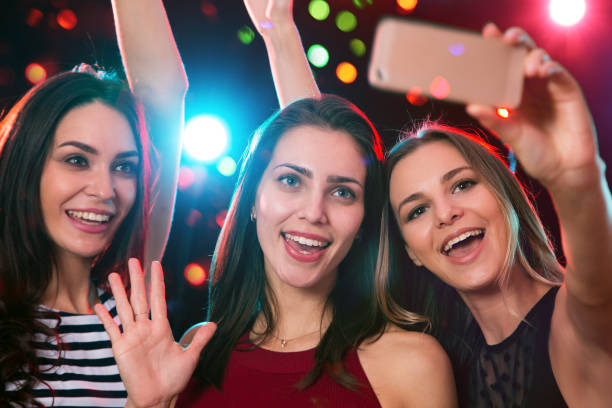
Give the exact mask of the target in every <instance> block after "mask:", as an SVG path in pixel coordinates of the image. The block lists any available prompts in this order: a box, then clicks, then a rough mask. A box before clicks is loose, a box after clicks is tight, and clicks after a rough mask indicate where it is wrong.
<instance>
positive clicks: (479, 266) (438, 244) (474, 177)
mask: <svg viewBox="0 0 612 408" xmlns="http://www.w3.org/2000/svg"><path fill="white" fill-rule="evenodd" d="M390 200H391V205H392V208H393V212H394V214H395V217H396V219H397V221H398V225H399V227H400V231H401V233H402V236H403V238H404V241H405V243H406V249H407V251H408V254H409V255H410V257H411V258H412V259H413V261H414V262H415V263H416V264H417V265H424V266H425V267H426V268H427V269H429V270H430V271H431V272H433V273H434V274H435V275H437V276H438V277H439V278H440V279H442V280H443V281H444V282H446V283H447V284H448V285H450V286H452V287H454V288H455V289H457V290H458V291H459V292H460V293H466V292H470V291H477V290H482V289H485V290H486V289H490V288H492V287H495V285H496V279H497V278H498V276H499V273H500V271H501V270H502V269H503V266H504V260H505V256H506V248H507V240H508V238H507V231H508V226H507V223H506V218H505V216H504V214H503V212H502V210H501V208H500V205H499V203H498V201H497V199H496V198H495V196H494V194H493V193H492V192H491V189H490V187H489V186H488V185H487V184H486V183H485V181H484V179H483V177H482V176H481V175H480V174H478V173H477V172H476V171H475V170H474V169H473V168H472V167H471V166H470V164H469V163H468V162H467V161H466V160H465V158H464V157H463V156H462V155H461V154H460V153H459V151H458V150H457V149H456V148H455V147H453V146H452V145H451V144H450V143H448V142H445V141H434V142H431V143H426V144H423V145H422V146H420V147H418V148H417V149H416V150H415V151H413V152H411V153H409V154H407V155H406V156H405V157H403V158H402V159H400V160H399V161H398V162H397V164H396V165H395V167H394V168H393V172H392V174H391V180H390Z"/></svg>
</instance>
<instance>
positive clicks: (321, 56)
mask: <svg viewBox="0 0 612 408" xmlns="http://www.w3.org/2000/svg"><path fill="white" fill-rule="evenodd" d="M306 55H307V56H308V61H310V63H311V64H312V65H314V66H315V67H317V68H323V67H324V66H326V65H327V63H328V62H329V52H328V51H327V49H326V48H325V47H324V46H322V45H320V44H313V45H311V46H310V48H308V52H307V53H306Z"/></svg>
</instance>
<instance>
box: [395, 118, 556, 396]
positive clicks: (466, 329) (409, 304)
mask: <svg viewBox="0 0 612 408" xmlns="http://www.w3.org/2000/svg"><path fill="white" fill-rule="evenodd" d="M438 141H443V142H445V143H448V144H450V145H451V146H453V147H454V148H456V149H457V151H458V152H459V153H460V154H461V155H462V156H463V158H464V159H465V160H466V161H467V162H468V163H469V164H470V166H471V167H472V168H473V169H474V171H475V172H477V173H478V174H479V175H480V176H482V178H483V180H484V182H485V183H486V184H487V186H488V187H489V190H490V191H491V192H492V194H493V195H494V196H495V198H496V199H497V201H498V203H499V205H500V208H501V211H502V213H503V214H504V218H505V220H506V224H507V226H508V237H507V239H508V245H507V248H506V257H505V261H504V266H503V268H502V271H501V272H500V274H499V276H498V282H497V283H498V285H499V287H500V288H502V289H503V288H505V287H507V285H508V282H509V279H510V277H509V275H510V270H511V267H512V266H513V265H514V264H515V263H518V264H519V265H520V266H521V269H522V270H523V271H524V272H525V273H526V274H528V275H529V276H530V277H531V278H532V279H534V280H538V281H540V282H544V283H546V284H549V285H559V284H561V282H562V281H563V269H562V267H561V266H560V265H559V263H558V262H557V260H556V257H555V254H554V251H553V249H552V244H551V243H550V241H549V239H548V235H547V233H546V231H545V229H544V227H543V226H542V223H541V221H540V219H539V218H538V216H537V214H536V211H535V209H534V207H533V205H532V203H531V201H530V198H529V195H528V193H527V192H526V191H525V190H524V188H523V186H522V185H521V183H520V182H519V181H518V179H517V178H516V177H515V175H514V174H513V173H512V172H511V171H510V169H509V168H508V166H507V165H506V163H505V162H504V161H503V159H502V158H501V156H500V154H499V153H498V152H497V151H496V150H495V149H494V148H493V147H492V146H490V145H489V144H487V143H486V142H484V141H483V140H482V139H480V138H478V137H477V136H475V135H471V134H469V133H467V132H465V131H462V130H460V129H456V128H452V127H448V126H441V125H436V124H431V123H430V124H426V125H424V126H423V128H422V129H421V130H419V131H416V132H413V133H412V134H409V135H408V136H407V137H405V138H404V139H403V140H402V141H400V142H399V143H398V144H396V145H395V147H393V148H392V149H391V151H390V153H389V156H388V159H387V162H386V173H387V175H386V180H387V184H388V183H389V180H390V179H391V173H392V172H393V169H394V168H395V166H396V164H397V163H398V162H399V161H401V160H402V159H403V158H404V157H406V156H408V155H409V154H411V153H412V152H414V151H415V150H417V149H418V148H419V147H421V146H423V145H425V144H428V143H432V142H438ZM416 171H418V169H417V170H416ZM384 212H385V216H387V215H388V214H393V211H392V209H391V208H390V206H387V208H386V209H385V211H384ZM391 217H392V216H389V218H391ZM388 225H389V229H390V234H389V235H390V237H391V239H390V242H391V246H392V249H391V251H390V252H391V254H392V256H391V257H392V266H391V269H392V270H393V273H394V274H396V273H397V274H399V275H403V279H404V280H405V287H406V288H407V293H405V294H404V296H403V298H404V302H403V303H404V307H405V308H407V309H409V310H414V311H416V312H418V313H422V314H425V315H426V316H428V317H429V318H430V319H431V323H432V329H433V332H432V334H433V335H434V336H436V337H437V339H438V340H439V341H440V343H441V344H442V345H443V346H444V348H445V349H446V351H447V352H448V353H449V356H450V358H451V360H452V361H453V365H454V366H455V368H456V369H458V368H457V367H461V366H464V365H465V364H469V362H470V358H471V357H472V353H471V350H472V346H473V345H472V344H471V340H470V339H476V338H478V330H479V328H478V326H477V324H476V322H475V320H474V319H473V317H472V314H471V313H470V311H469V309H468V308H467V306H466V305H465V303H464V302H463V300H462V299H461V297H460V296H459V294H458V293H457V291H456V290H455V289H454V288H452V287H451V286H449V285H447V284H446V283H444V282H443V281H442V280H440V279H439V278H438V277H436V276H435V275H434V274H433V273H431V272H429V271H428V270H427V269H425V268H424V267H417V266H416V265H414V263H413V262H412V261H411V260H410V259H409V257H408V255H407V254H406V251H405V248H404V244H403V243H404V240H403V238H402V235H401V233H400V230H399V227H398V225H397V222H394V221H392V220H390V222H389V223H388ZM457 380H458V381H460V380H461V378H458V379H457ZM458 389H461V387H459V388H458Z"/></svg>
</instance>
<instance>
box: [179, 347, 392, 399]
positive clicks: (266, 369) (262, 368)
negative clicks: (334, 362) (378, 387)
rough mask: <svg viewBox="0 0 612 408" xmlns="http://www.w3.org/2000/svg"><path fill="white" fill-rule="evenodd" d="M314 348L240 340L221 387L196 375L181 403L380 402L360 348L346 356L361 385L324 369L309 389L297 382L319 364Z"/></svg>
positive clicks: (346, 360)
mask: <svg viewBox="0 0 612 408" xmlns="http://www.w3.org/2000/svg"><path fill="white" fill-rule="evenodd" d="M314 352H315V350H314V349H311V350H306V351H298V352H290V353H279V352H275V351H269V350H265V349H262V348H259V347H254V348H253V345H252V344H250V343H245V344H239V345H238V346H236V348H235V349H234V351H233V352H232V354H231V356H230V360H229V363H228V365H227V368H226V371H225V381H224V382H223V388H222V389H221V390H219V389H217V388H216V387H213V386H208V387H206V388H202V387H201V386H200V385H199V384H198V381H197V379H195V378H193V379H192V380H191V382H190V383H189V385H188V386H187V388H186V389H185V391H183V392H182V393H181V394H180V395H179V398H178V401H177V405H176V406H177V407H206V408H210V407H290V408H302V407H364V408H365V407H380V404H379V403H378V399H377V398H376V395H375V394H374V391H373V390H372V387H371V386H370V383H369V381H368V379H367V377H366V375H365V372H364V371H363V368H362V367H361V363H360V362H359V358H358V357H357V351H356V350H353V349H350V350H349V351H348V352H347V354H346V357H345V359H344V367H345V369H346V371H348V372H349V373H351V374H352V375H353V376H354V377H355V378H356V379H357V381H358V382H359V383H360V385H359V386H358V387H357V388H356V389H355V390H354V391H352V390H349V389H348V388H346V387H343V386H342V385H340V384H338V383H337V382H336V381H334V380H333V379H332V378H331V377H330V376H329V374H327V373H323V374H322V375H321V376H320V377H319V379H318V380H317V381H316V382H315V383H314V384H313V385H311V386H310V387H308V388H307V389H305V390H298V389H297V388H296V387H295V385H296V384H297V383H298V382H299V381H300V380H301V379H302V378H303V377H304V376H305V375H306V373H308V372H309V371H310V369H311V368H312V367H313V364H314Z"/></svg>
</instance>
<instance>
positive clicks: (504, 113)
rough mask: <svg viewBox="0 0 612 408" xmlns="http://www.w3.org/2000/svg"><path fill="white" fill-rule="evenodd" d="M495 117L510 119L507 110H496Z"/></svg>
mask: <svg viewBox="0 0 612 408" xmlns="http://www.w3.org/2000/svg"><path fill="white" fill-rule="evenodd" d="M497 116H499V117H500V118H504V119H508V118H509V117H510V111H509V110H508V108H497Z"/></svg>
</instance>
